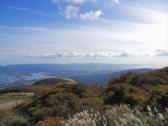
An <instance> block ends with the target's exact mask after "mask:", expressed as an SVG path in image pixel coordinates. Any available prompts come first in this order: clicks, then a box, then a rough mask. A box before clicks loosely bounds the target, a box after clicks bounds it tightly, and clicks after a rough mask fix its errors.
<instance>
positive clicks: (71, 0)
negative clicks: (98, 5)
mask: <svg viewBox="0 0 168 126" xmlns="http://www.w3.org/2000/svg"><path fill="white" fill-rule="evenodd" d="M52 1H53V2H54V3H60V2H64V3H68V4H75V5H77V4H83V3H85V2H97V0H52Z"/></svg>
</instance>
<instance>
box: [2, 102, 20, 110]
mask: <svg viewBox="0 0 168 126" xmlns="http://www.w3.org/2000/svg"><path fill="white" fill-rule="evenodd" d="M22 101H23V100H14V101H10V102H7V103H3V104H0V109H1V110H2V109H10V108H13V107H16V106H17V105H19V104H20V103H21V102H22Z"/></svg>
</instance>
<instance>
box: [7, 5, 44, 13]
mask: <svg viewBox="0 0 168 126" xmlns="http://www.w3.org/2000/svg"><path fill="white" fill-rule="evenodd" d="M5 8H6V9H11V10H18V11H25V12H29V13H33V14H39V15H44V12H42V11H39V10H33V9H31V8H25V7H14V6H6V7H5Z"/></svg>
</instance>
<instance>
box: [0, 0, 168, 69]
mask: <svg viewBox="0 0 168 126" xmlns="http://www.w3.org/2000/svg"><path fill="white" fill-rule="evenodd" d="M29 63H30V64H36V63H110V64H140V65H149V66H156V67H164V66H168V1H167V0H0V65H8V64H29Z"/></svg>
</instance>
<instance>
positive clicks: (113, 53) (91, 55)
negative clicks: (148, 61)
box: [26, 51, 149, 59]
mask: <svg viewBox="0 0 168 126" xmlns="http://www.w3.org/2000/svg"><path fill="white" fill-rule="evenodd" d="M132 56H149V55H148V54H147V53H146V52H139V53H137V52H130V51H125V52H116V51H108V52H107V51H99V52H58V53H39V54H31V55H27V56H26V57H30V58H32V57H34V58H51V59H52V58H64V57H66V58H68V57H69V58H103V57H107V58H110V57H132Z"/></svg>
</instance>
